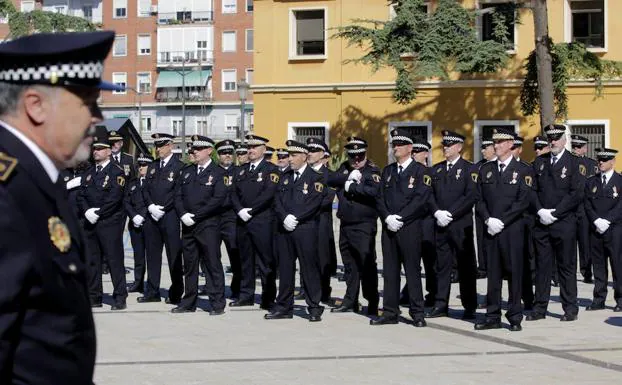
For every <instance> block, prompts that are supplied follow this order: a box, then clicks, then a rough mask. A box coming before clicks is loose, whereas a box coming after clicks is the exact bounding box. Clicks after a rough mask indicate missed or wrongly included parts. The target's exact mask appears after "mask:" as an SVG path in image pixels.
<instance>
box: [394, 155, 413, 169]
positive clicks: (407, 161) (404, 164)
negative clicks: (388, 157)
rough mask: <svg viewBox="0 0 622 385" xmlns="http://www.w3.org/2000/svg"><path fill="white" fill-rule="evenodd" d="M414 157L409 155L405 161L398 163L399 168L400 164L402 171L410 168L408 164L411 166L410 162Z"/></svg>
mask: <svg viewBox="0 0 622 385" xmlns="http://www.w3.org/2000/svg"><path fill="white" fill-rule="evenodd" d="M412 161H413V158H411V157H410V156H409V157H408V159H406V160H405V161H404V163H399V162H398V163H397V166H398V168H399V166H402V171H404V170H406V168H408V166H410V164H411V163H412Z"/></svg>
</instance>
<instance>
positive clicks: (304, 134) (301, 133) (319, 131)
mask: <svg viewBox="0 0 622 385" xmlns="http://www.w3.org/2000/svg"><path fill="white" fill-rule="evenodd" d="M294 133H295V138H294V140H297V141H299V142H301V143H307V139H308V138H322V139H323V140H324V141H326V128H324V127H294Z"/></svg>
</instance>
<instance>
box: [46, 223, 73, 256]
mask: <svg viewBox="0 0 622 385" xmlns="http://www.w3.org/2000/svg"><path fill="white" fill-rule="evenodd" d="M48 231H49V232H50V240H51V241H52V244H54V246H56V248H57V249H58V250H59V251H60V252H61V253H66V252H68V251H69V249H70V248H71V235H70V233H69V229H68V228H67V225H66V224H65V223H64V222H63V221H62V220H61V219H60V218H59V217H50V218H49V219H48Z"/></svg>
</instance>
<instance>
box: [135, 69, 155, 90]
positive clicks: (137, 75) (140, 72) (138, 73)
mask: <svg viewBox="0 0 622 385" xmlns="http://www.w3.org/2000/svg"><path fill="white" fill-rule="evenodd" d="M144 74H148V75H149V92H143V91H141V90H140V82H139V81H138V79H140V75H144ZM136 90H137V91H139V92H140V93H141V94H142V95H149V94H151V93H152V92H153V82H152V80H151V72H150V71H139V72H136Z"/></svg>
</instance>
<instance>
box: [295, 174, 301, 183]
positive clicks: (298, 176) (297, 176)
mask: <svg viewBox="0 0 622 385" xmlns="http://www.w3.org/2000/svg"><path fill="white" fill-rule="evenodd" d="M298 178H300V173H299V172H298V171H296V172H295V173H294V182H296V181H297V180H298Z"/></svg>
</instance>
